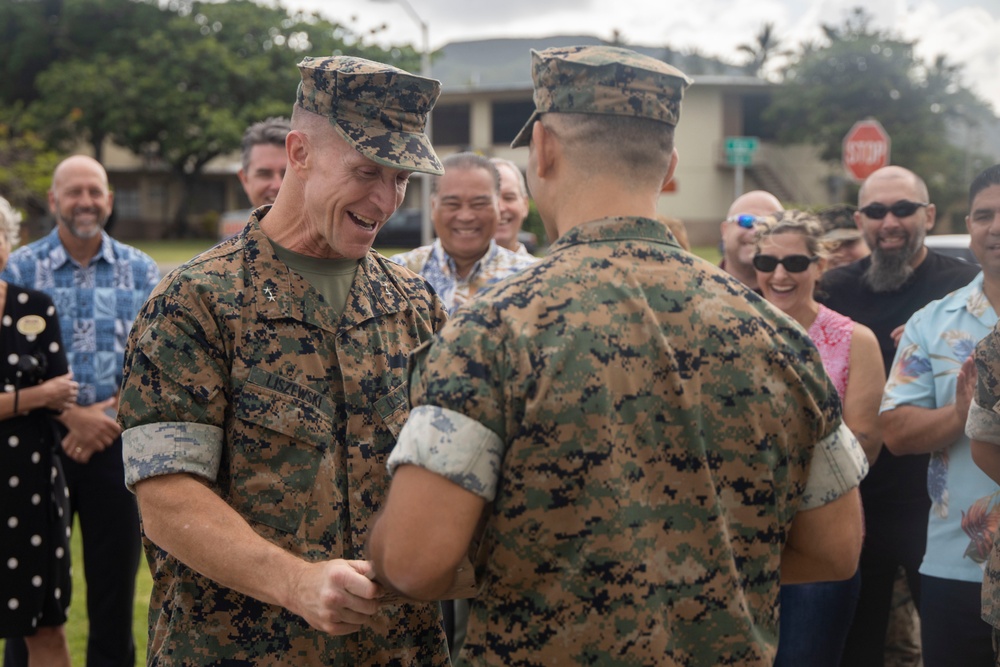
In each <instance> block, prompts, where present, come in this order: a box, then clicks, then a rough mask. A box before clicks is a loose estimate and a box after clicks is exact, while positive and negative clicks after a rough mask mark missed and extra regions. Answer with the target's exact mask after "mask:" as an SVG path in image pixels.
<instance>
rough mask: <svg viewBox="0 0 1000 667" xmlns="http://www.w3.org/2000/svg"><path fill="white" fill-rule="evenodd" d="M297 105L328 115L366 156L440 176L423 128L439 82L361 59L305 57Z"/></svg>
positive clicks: (344, 135)
mask: <svg viewBox="0 0 1000 667" xmlns="http://www.w3.org/2000/svg"><path fill="white" fill-rule="evenodd" d="M298 67H299V72H300V73H301V74H302V81H301V82H300V83H299V89H298V92H297V94H296V100H295V101H296V104H298V105H299V106H301V107H302V108H303V109H305V110H306V111H311V112H312V113H316V114H319V115H321V116H326V117H327V118H329V119H330V124H331V125H333V127H334V128H336V130H337V132H338V133H339V134H340V136H342V137H343V138H344V139H345V140H347V142H348V143H349V144H351V145H352V146H353V147H354V148H355V149H357V151H358V152H359V153H361V154H362V155H364V156H365V157H367V158H369V159H371V160H373V161H375V162H377V163H379V164H381V165H385V166H387V167H392V168H394V169H407V170H410V171H420V172H425V173H428V174H437V175H441V174H443V173H444V169H443V168H442V167H441V162H440V160H438V157H437V155H436V154H435V153H434V148H433V147H432V146H431V142H430V139H428V137H427V134H426V133H425V132H424V128H425V127H426V126H427V114H428V113H430V110H431V108H432V107H433V106H434V102H435V101H437V98H438V95H439V94H440V93H441V83H440V82H439V81H435V80H434V79H427V78H424V77H421V76H415V75H413V74H410V73H409V72H405V71H403V70H401V69H398V68H396V67H393V66H391V65H384V64H382V63H377V62H374V61H372V60H365V59H364V58H355V57H353V56H333V57H329V58H304V59H303V60H302V62H300V63H299V65H298Z"/></svg>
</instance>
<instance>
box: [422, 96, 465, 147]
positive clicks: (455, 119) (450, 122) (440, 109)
mask: <svg viewBox="0 0 1000 667" xmlns="http://www.w3.org/2000/svg"><path fill="white" fill-rule="evenodd" d="M469 114H470V111H469V105H468V104H439V105H437V106H436V107H434V111H433V114H432V119H433V120H432V126H431V135H432V137H431V139H432V141H433V142H434V145H435V146H468V145H469V143H470V136H471V135H470V133H469Z"/></svg>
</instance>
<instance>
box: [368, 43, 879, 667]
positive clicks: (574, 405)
mask: <svg viewBox="0 0 1000 667" xmlns="http://www.w3.org/2000/svg"><path fill="white" fill-rule="evenodd" d="M533 61H534V72H533V74H534V78H535V82H536V96H535V99H536V105H537V106H538V109H539V111H538V112H536V114H535V115H533V116H532V119H531V120H530V121H529V124H528V125H527V126H526V130H525V131H522V133H521V134H520V135H519V136H518V139H516V140H515V144H514V145H515V146H517V145H523V143H524V142H526V141H527V133H528V132H533V133H534V134H533V139H532V141H533V143H532V157H531V159H530V160H529V165H530V166H529V183H531V188H532V192H534V193H535V198H536V201H537V202H538V203H539V209H540V210H541V211H549V210H550V209H549V207H550V206H551V203H550V201H549V198H550V197H554V198H557V197H559V196H560V195H559V194H558V193H557V192H556V191H557V190H558V187H559V186H560V185H565V182H564V181H560V180H558V178H557V177H553V178H556V180H555V181H554V183H553V184H546V183H544V182H542V183H539V181H544V178H545V177H546V176H545V175H543V174H542V173H541V172H542V170H547V169H551V172H546V173H551V174H566V175H563V176H562V178H565V179H570V180H571V181H572V179H573V177H578V176H579V174H577V173H576V172H574V171H573V170H572V169H570V170H569V171H568V173H567V172H564V171H562V170H563V169H565V168H566V166H567V165H566V164H564V163H561V162H558V161H557V160H558V158H553V157H552V153H554V154H555V155H558V156H559V157H562V155H564V154H565V155H572V154H573V153H571V151H570V148H568V147H567V148H566V149H565V153H561V152H560V149H559V148H556V149H550V148H546V146H549V145H550V144H549V142H551V141H553V139H552V138H551V137H548V138H546V131H543V125H544V123H541V124H535V123H534V120H535V119H536V118H538V116H539V114H540V113H550V112H559V114H560V116H562V115H563V114H564V113H565V114H573V115H580V114H588V113H589V114H597V115H602V114H603V115H611V116H625V117H638V119H639V120H645V119H651V120H653V121H656V122H657V123H666V124H667V125H669V126H670V128H668V129H669V132H670V143H671V144H672V127H673V125H675V124H676V122H677V116H678V114H679V104H680V98H681V95H682V90H683V88H684V86H685V85H686V84H687V79H686V77H685V76H684V75H683V74H681V73H680V72H678V71H677V70H675V69H674V68H672V67H670V66H669V65H666V64H665V63H662V62H659V61H656V60H652V59H649V58H645V57H642V56H639V55H638V54H635V53H633V52H630V51H625V50H622V49H617V48H611V47H571V48H567V49H549V50H546V51H543V52H541V53H533ZM532 125H534V128H532ZM567 127H570V126H560V128H559V129H563V130H565V129H566V128H567ZM587 127H588V128H589V129H593V127H592V126H587ZM638 127H639V128H642V129H645V128H647V127H649V126H648V125H639V126H638ZM660 132H664V130H660ZM553 134H555V135H556V136H558V129H557V130H553ZM581 134H582V132H581ZM640 136H642V135H640ZM651 141H654V142H655V141H657V140H656V139H651ZM540 143H541V144H542V145H540ZM558 146H560V147H562V146H563V144H558ZM549 150H551V151H552V153H548V152H547V151H549ZM574 150H575V149H574ZM670 150H671V149H670V148H667V149H666V153H667V156H669V154H670ZM543 151H544V152H543ZM567 159H568V158H567ZM581 159H582V158H581ZM619 159H620V158H619ZM549 160H551V162H550V161H549ZM666 162H667V160H666V156H664V157H663V164H664V167H663V169H664V172H665V173H666V180H663V174H664V172H660V171H654V172H653V174H654V176H655V181H656V185H655V187H661V185H660V181H661V180H662V181H663V185H665V184H666V182H668V181H669V174H670V172H672V169H673V165H674V162H673V161H671V163H670V167H669V169H667V167H666ZM553 165H555V166H553ZM654 166H656V165H654ZM610 168H611V169H614V167H610ZM656 168H657V169H659V167H658V166H656ZM650 180H653V179H648V178H647V180H646V181H643V182H644V183H645V182H647V181H650ZM618 183H619V181H617V180H615V179H614V178H612V179H610V180H607V179H606V180H605V183H604V188H605V189H606V191H614V190H616V189H617V191H619V192H620V191H621V190H622V188H620V187H619V188H615V187H614V186H615V185H617V184H618ZM539 185H541V186H542V187H537V186H539ZM587 187H588V188H596V189H597V194H595V195H594V198H595V199H597V200H600V201H601V202H602V203H603V199H602V197H603V196H604V194H605V192H602V191H601V187H602V186H601V185H598V184H597V183H595V182H593V181H589V182H587ZM572 194H573V195H575V194H576V193H572ZM564 196H565V197H567V198H570V197H571V195H564ZM629 196H632V197H635V198H638V196H639V195H638V194H635V195H626V196H625V197H626V198H625V199H623V200H622V201H624V202H625V204H624V205H628V202H629V201H630V200H629V199H628V197H629ZM646 201H648V202H654V201H655V198H654V197H648V198H646ZM619 205H623V204H621V202H619ZM633 208H641V206H638V205H636V206H634V207H633ZM648 208H650V209H652V208H653V206H652V205H649V206H648ZM652 213H653V211H652V210H650V215H648V216H636V215H633V216H628V217H608V218H603V219H596V220H590V221H583V222H577V221H576V220H573V221H572V222H571V223H568V229H564V228H563V227H562V226H559V225H560V224H563V223H564V222H565V221H563V220H561V219H560V220H559V222H558V223H556V224H554V223H552V222H551V221H550V219H549V218H548V217H545V221H546V224H547V225H548V226H549V231H550V235H552V227H553V226H555V227H556V228H557V230H558V231H559V232H561V233H562V235H561V236H560V237H559V238H558V240H557V241H556V242H555V243H554V244H553V245H552V246H551V248H550V251H549V254H548V256H547V257H546V258H545V259H543V260H542V261H541V262H540V263H538V264H536V265H534V266H532V267H529V268H527V269H525V270H523V271H522V272H520V273H518V274H516V275H515V276H513V277H511V278H508V279H507V281H505V282H504V283H502V284H500V285H498V286H496V287H493V288H490V289H489V290H487V291H486V292H484V293H482V294H481V295H478V296H477V297H476V298H475V299H474V300H473V301H472V302H470V303H469V304H467V305H466V306H464V307H463V308H462V309H460V310H459V311H458V312H457V313H456V315H455V317H454V318H453V319H452V320H451V322H449V324H448V325H447V326H446V327H445V328H444V329H443V330H442V332H441V333H440V334H438V336H436V337H435V338H434V339H433V341H432V342H431V344H430V345H429V346H428V347H426V348H422V349H421V350H420V351H419V352H418V353H416V354H415V355H414V359H413V362H412V366H413V370H412V372H411V400H412V403H413V406H414V407H413V410H412V412H411V414H410V418H409V421H408V422H407V424H406V426H405V427H404V429H403V432H402V434H401V435H400V439H399V442H398V444H397V447H396V449H395V450H394V451H393V454H392V456H391V457H390V462H389V464H390V469H392V470H393V474H394V476H395V477H394V481H393V485H392V488H391V489H390V492H389V499H388V500H387V502H386V506H385V509H384V510H383V515H382V517H381V518H380V520H379V521H378V522H377V523H376V526H375V528H374V529H373V531H372V536H371V543H370V549H371V553H372V556H373V559H374V562H375V566H376V571H377V572H378V573H379V576H380V578H382V579H384V580H386V581H387V582H389V584H390V585H392V586H395V587H397V588H400V589H401V590H406V591H408V592H411V593H412V594H419V595H426V594H430V593H431V592H432V591H433V590H434V589H435V588H436V587H437V586H438V585H439V583H447V581H448V580H449V577H450V573H448V572H447V570H445V569H444V567H446V566H449V565H450V564H451V563H453V562H454V561H455V558H454V556H455V555H456V553H457V554H461V553H462V552H463V551H464V550H465V549H466V548H468V547H467V545H468V543H469V542H468V541H469V540H472V542H473V543H475V542H476V541H477V540H478V544H475V545H474V546H473V552H474V554H475V558H474V562H475V566H476V575H477V582H478V584H479V587H480V589H479V594H478V596H477V598H476V599H475V600H474V601H473V604H472V611H471V618H470V622H469V630H468V637H467V640H466V644H465V648H464V649H463V652H462V654H461V656H460V658H459V663H460V664H472V665H515V664H516V665H554V664H571V665H706V666H707V665H713V666H714V665H721V664H733V665H737V664H738V665H771V664H772V663H773V660H774V656H775V650H776V645H777V629H778V609H777V595H778V585H779V567H780V566H781V565H782V559H783V555H785V554H787V552H785V551H783V550H784V549H785V546H786V542H787V541H788V540H789V539H790V537H789V536H790V532H791V531H793V527H794V525H795V520H796V519H797V516H801V514H800V513H801V512H802V511H803V510H806V509H813V508H821V507H823V506H825V505H826V504H828V503H834V502H839V501H840V500H841V499H846V500H849V501H851V502H853V504H854V507H853V513H852V521H851V522H849V524H850V529H851V530H852V531H853V532H854V533H855V534H854V535H853V536H852V538H851V539H852V541H853V543H854V544H855V545H856V548H855V549H854V550H853V551H852V555H853V559H854V560H853V562H850V558H848V559H847V560H848V563H846V565H845V567H843V568H842V569H841V571H840V572H841V575H840V576H848V575H849V574H850V573H851V572H852V571H853V567H854V566H855V565H856V558H857V553H858V551H859V550H860V542H861V536H860V533H861V526H860V507H859V505H858V501H857V490H856V487H857V485H858V483H859V481H860V479H861V477H862V476H863V474H864V471H865V469H866V463H865V458H864V454H863V453H862V452H861V449H860V447H859V445H858V444H857V442H856V441H855V440H854V438H853V436H851V435H850V432H849V431H848V430H847V429H846V428H844V427H843V425H842V422H841V415H840V403H839V400H838V398H837V395H836V391H835V390H834V389H833V387H832V385H831V384H830V382H829V380H828V379H827V376H826V373H825V372H824V370H823V368H822V364H821V362H820V359H819V355H818V352H817V351H816V349H815V347H814V346H813V345H812V344H811V343H810V341H809V340H808V337H807V336H806V334H805V332H804V331H803V330H802V329H801V328H800V327H798V326H797V325H796V324H795V323H794V322H792V321H791V320H790V319H788V318H786V317H785V316H784V315H782V314H780V313H778V312H777V311H776V310H775V309H773V308H772V307H771V306H770V305H769V304H767V303H766V302H765V301H764V300H763V299H761V298H759V297H758V296H757V295H755V294H753V293H752V292H750V291H749V290H748V289H746V288H745V287H744V286H743V285H742V284H741V283H739V282H738V281H736V280H735V279H733V278H732V277H730V276H728V275H727V274H725V273H724V272H722V271H721V270H719V269H718V268H716V267H713V266H711V265H710V264H708V263H707V262H704V261H702V260H700V259H698V258H696V257H693V256H692V255H690V254H688V253H686V252H684V251H683V250H682V249H681V248H680V246H679V245H678V244H677V242H676V240H675V239H674V238H673V236H672V235H671V234H670V232H669V231H668V230H667V229H666V227H665V226H664V225H662V224H661V223H659V222H658V221H656V220H655V219H652V218H653V216H652ZM543 217H544V213H543ZM415 484H416V485H417V486H414V485H415ZM427 487H431V488H432V489H433V492H434V493H437V494H438V495H440V496H442V497H443V498H444V500H443V501H442V503H441V505H440V506H439V507H432V508H429V509H425V510H423V511H422V512H421V510H420V507H421V505H419V504H417V503H415V501H416V500H417V499H418V498H420V494H421V493H422V492H423V491H422V489H424V488H427ZM848 494H850V497H847V496H848ZM428 495H430V493H429V492H428ZM845 497H846V498H845ZM412 508H416V509H412ZM477 510H478V512H482V514H483V521H484V527H483V528H482V530H481V531H479V530H478V529H477V526H476V524H477V522H478V521H479V519H480V517H479V514H478V513H477ZM819 511H821V512H822V511H825V509H821V510H819ZM452 521H454V522H457V523H458V524H459V525H460V526H461V530H460V531H456V537H457V538H467V539H466V543H465V544H459V545H458V547H457V548H452V549H451V550H446V549H441V553H439V554H436V557H438V558H440V559H441V560H442V561H443V562H444V564H445V565H444V566H442V567H441V568H437V569H435V568H434V567H433V566H430V565H428V566H427V567H424V565H423V563H422V561H423V560H424V559H423V556H422V554H423V552H424V550H425V549H429V548H433V546H434V542H432V541H425V540H435V539H440V537H441V534H440V533H438V534H434V533H431V531H433V530H435V529H434V526H440V525H448V524H449V522H452ZM832 528H833V526H831V529H832ZM407 530H409V533H408V532H407ZM428 533H430V534H429V537H428V538H423V536H424V535H425V534H428ZM422 538H423V539H422ZM457 541H459V542H461V541H462V540H461V539H458V540H457ZM418 568H419V570H418V571H419V572H421V573H422V576H425V577H426V579H427V580H428V581H429V582H430V583H428V581H423V580H420V579H419V578H418V577H416V576H415V575H414V574H413V570H415V569H418ZM423 573H426V574H423Z"/></svg>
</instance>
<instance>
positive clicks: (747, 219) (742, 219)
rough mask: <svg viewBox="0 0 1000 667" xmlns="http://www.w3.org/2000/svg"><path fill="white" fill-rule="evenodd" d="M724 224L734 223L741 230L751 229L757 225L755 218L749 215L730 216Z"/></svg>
mask: <svg viewBox="0 0 1000 667" xmlns="http://www.w3.org/2000/svg"><path fill="white" fill-rule="evenodd" d="M726 222H735V223H736V224H737V225H739V226H740V227H742V228H743V229H753V226H754V225H755V224H756V223H757V216H756V215H749V214H743V215H731V216H729V217H728V218H726Z"/></svg>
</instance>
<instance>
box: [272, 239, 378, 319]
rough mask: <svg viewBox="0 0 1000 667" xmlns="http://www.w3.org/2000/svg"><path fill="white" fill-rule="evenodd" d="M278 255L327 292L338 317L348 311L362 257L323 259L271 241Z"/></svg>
mask: <svg viewBox="0 0 1000 667" xmlns="http://www.w3.org/2000/svg"><path fill="white" fill-rule="evenodd" d="M271 245H272V246H274V252H275V254H276V255H278V259H280V260H281V261H282V262H284V263H285V264H286V265H287V266H288V268H290V269H291V270H292V271H295V272H296V273H298V274H299V275H301V276H302V277H303V278H305V279H306V280H307V281H309V284H310V285H312V286H313V288H314V289H315V290H316V291H317V292H319V293H320V294H322V295H323V298H324V299H325V300H326V302H327V303H328V304H330V307H331V308H333V311H334V313H335V314H336V316H337V317H340V316H341V314H342V313H343V312H344V307H345V306H346V305H347V295H348V294H349V293H350V291H351V284H352V283H354V274H355V273H357V272H358V264H359V263H360V261H361V260H358V259H320V258H319V257H310V256H309V255H302V254H300V253H297V252H295V251H292V250H289V249H288V248H282V247H281V246H280V245H278V244H277V243H275V242H274V241H271Z"/></svg>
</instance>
